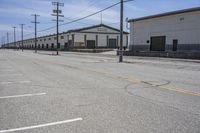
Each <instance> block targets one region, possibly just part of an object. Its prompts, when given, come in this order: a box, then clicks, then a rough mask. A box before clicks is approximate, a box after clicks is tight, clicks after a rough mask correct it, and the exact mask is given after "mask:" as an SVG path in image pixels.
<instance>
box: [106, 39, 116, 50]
mask: <svg viewBox="0 0 200 133" xmlns="http://www.w3.org/2000/svg"><path fill="white" fill-rule="evenodd" d="M108 47H109V48H117V40H116V39H109V46H108Z"/></svg>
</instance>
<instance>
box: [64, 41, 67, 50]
mask: <svg viewBox="0 0 200 133" xmlns="http://www.w3.org/2000/svg"><path fill="white" fill-rule="evenodd" d="M64 50H68V43H67V42H66V43H65V45H64Z"/></svg>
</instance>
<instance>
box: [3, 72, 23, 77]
mask: <svg viewBox="0 0 200 133" xmlns="http://www.w3.org/2000/svg"><path fill="white" fill-rule="evenodd" d="M6 76H23V74H17V73H16V74H11V73H6V74H1V75H0V77H6Z"/></svg>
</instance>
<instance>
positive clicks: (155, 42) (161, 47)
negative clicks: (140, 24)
mask: <svg viewBox="0 0 200 133" xmlns="http://www.w3.org/2000/svg"><path fill="white" fill-rule="evenodd" d="M165 38H166V37H165V36H155V37H151V45H150V50H151V51H165Z"/></svg>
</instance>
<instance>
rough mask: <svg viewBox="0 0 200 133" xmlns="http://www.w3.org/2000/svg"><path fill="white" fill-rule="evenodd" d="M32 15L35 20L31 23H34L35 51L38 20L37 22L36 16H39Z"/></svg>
mask: <svg viewBox="0 0 200 133" xmlns="http://www.w3.org/2000/svg"><path fill="white" fill-rule="evenodd" d="M32 16H34V18H35V20H34V21H33V22H31V23H34V24H35V53H37V24H39V22H37V17H39V16H40V15H37V14H33V15H32Z"/></svg>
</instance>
